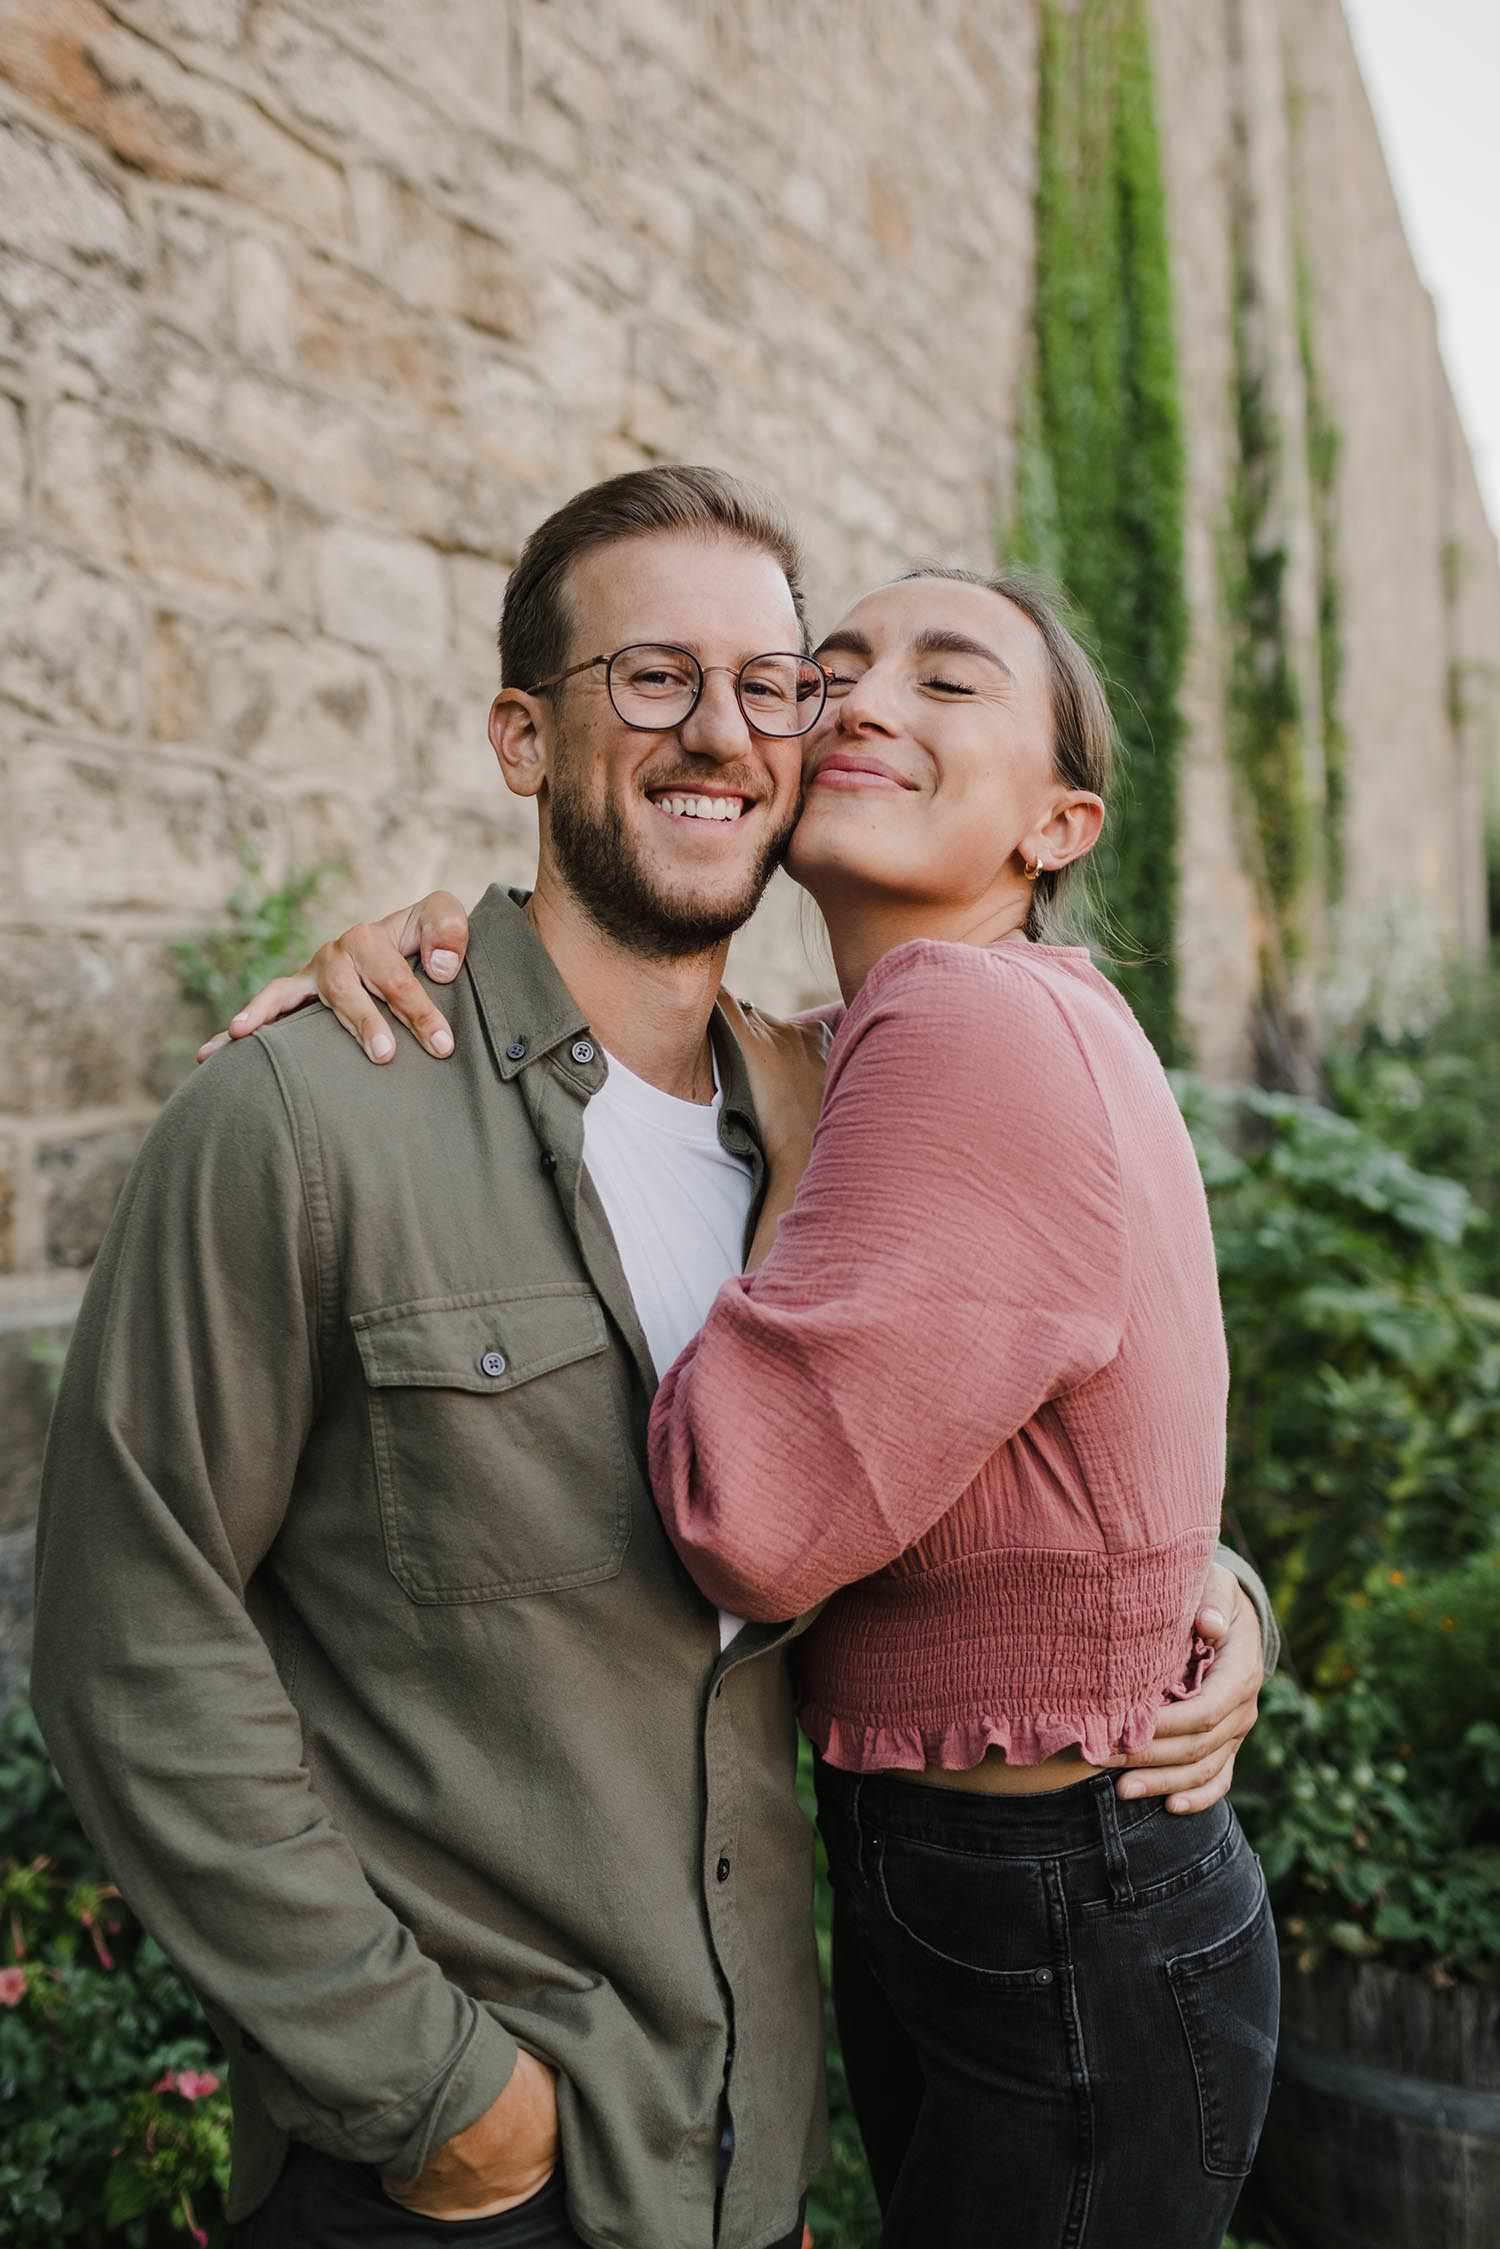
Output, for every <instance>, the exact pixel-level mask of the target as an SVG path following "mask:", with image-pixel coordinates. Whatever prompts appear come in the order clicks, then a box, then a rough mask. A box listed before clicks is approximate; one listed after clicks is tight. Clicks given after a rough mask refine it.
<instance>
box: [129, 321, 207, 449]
mask: <svg viewBox="0 0 1500 2249" xmlns="http://www.w3.org/2000/svg"><path fill="white" fill-rule="evenodd" d="M223 388H224V378H223V372H222V368H221V364H220V362H219V360H218V359H217V358H216V356H215V355H214V354H213V353H212V352H210V351H207V350H205V349H204V347H203V345H202V344H200V343H198V342H197V341H196V340H195V339H194V338H193V337H192V336H185V335H183V333H182V332H181V330H180V329H177V328H168V327H165V326H163V325H162V324H161V323H159V322H158V323H157V324H156V325H154V326H153V327H152V328H151V329H150V331H149V333H148V336H147V340H146V393H147V396H148V397H149V398H150V400H151V414H152V420H153V421H156V422H159V423H161V425H162V427H163V428H164V429H168V430H170V431H171V432H172V434H173V436H174V437H181V438H185V439H186V440H187V442H188V444H190V445H194V446H199V447H203V446H213V445H216V444H217V443H218V442H219V432H220V429H221V427H222V421H223V417H222V413H221V402H222V395H223Z"/></svg>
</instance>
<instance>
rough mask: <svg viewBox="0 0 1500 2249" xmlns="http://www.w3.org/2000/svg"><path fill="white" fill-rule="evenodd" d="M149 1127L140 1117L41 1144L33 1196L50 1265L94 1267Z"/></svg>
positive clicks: (37, 1155) (76, 1267) (71, 1269)
mask: <svg viewBox="0 0 1500 2249" xmlns="http://www.w3.org/2000/svg"><path fill="white" fill-rule="evenodd" d="M147 1130H148V1126H147V1123H146V1121H145V1120H144V1119H141V1120H139V1121H137V1122H135V1123H130V1124H121V1125H117V1126H113V1127H110V1128H108V1129H106V1130H105V1131H103V1132H88V1133H82V1134H80V1135H78V1136H77V1137H76V1138H70V1139H66V1140H53V1141H43V1142H42V1143H41V1144H40V1146H39V1147H38V1149H37V1152H36V1196H37V1208H38V1215H39V1219H40V1224H41V1240H42V1254H43V1256H44V1258H45V1260H46V1262H47V1264H48V1265H49V1266H51V1267H54V1268H55V1267H58V1266H62V1267H64V1268H65V1269H67V1270H68V1271H71V1272H77V1271H79V1270H80V1269H82V1268H83V1267H85V1266H88V1265H92V1263H93V1261H94V1259H95V1258H96V1257H97V1255H98V1254H99V1244H100V1243H101V1242H102V1241H103V1239H104V1232H105V1228H106V1227H107V1226H108V1224H109V1221H110V1216H111V1213H112V1212H113V1210H114V1207H115V1204H116V1202H117V1201H118V1200H119V1195H120V1189H121V1188H122V1187H123V1186H124V1184H125V1175H126V1173H127V1172H128V1171H129V1169H130V1167H131V1165H132V1164H133V1163H134V1162H135V1159H136V1155H137V1153H138V1152H139V1149H140V1145H141V1142H142V1141H143V1140H144V1139H145V1137H146V1133H147Z"/></svg>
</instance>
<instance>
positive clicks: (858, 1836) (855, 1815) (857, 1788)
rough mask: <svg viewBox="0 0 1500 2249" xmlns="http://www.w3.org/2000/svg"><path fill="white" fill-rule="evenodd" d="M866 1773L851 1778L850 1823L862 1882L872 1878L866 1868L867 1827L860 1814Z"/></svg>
mask: <svg viewBox="0 0 1500 2249" xmlns="http://www.w3.org/2000/svg"><path fill="white" fill-rule="evenodd" d="M864 1786H865V1782H864V1775H863V1774H862V1773H852V1774H851V1775H850V1778H849V1825H850V1826H851V1827H852V1828H853V1830H854V1868H855V1872H856V1873H857V1874H858V1876H859V1878H860V1880H861V1881H862V1882H868V1880H869V1879H870V1877H869V1874H868V1872H867V1871H866V1868H865V1828H864V1822H863V1820H862V1819H861V1818H860V1816H859V1800H860V1798H861V1796H862V1795H863V1794H864Z"/></svg>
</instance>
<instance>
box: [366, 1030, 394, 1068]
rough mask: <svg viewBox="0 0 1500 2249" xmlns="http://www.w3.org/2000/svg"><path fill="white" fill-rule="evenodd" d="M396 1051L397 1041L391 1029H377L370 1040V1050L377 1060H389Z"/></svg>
mask: <svg viewBox="0 0 1500 2249" xmlns="http://www.w3.org/2000/svg"><path fill="white" fill-rule="evenodd" d="M395 1051H396V1042H395V1040H394V1039H393V1038H392V1037H391V1034H390V1032H389V1031H377V1032H376V1033H375V1036H374V1038H373V1039H371V1041H370V1052H371V1053H372V1054H373V1055H374V1057H375V1059H376V1061H377V1062H388V1061H389V1060H390V1058H391V1056H392V1055H393V1054H394V1053H395Z"/></svg>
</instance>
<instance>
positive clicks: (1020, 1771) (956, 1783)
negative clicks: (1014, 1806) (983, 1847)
mask: <svg viewBox="0 0 1500 2249" xmlns="http://www.w3.org/2000/svg"><path fill="white" fill-rule="evenodd" d="M1104 1770H1105V1767H1104V1766H1102V1765H1091V1764H1090V1763H1089V1762H1088V1760H1087V1758H1086V1757H1085V1756H1084V1755H1083V1753H1082V1751H1081V1750H1077V1749H1060V1750H1059V1751H1058V1753H1057V1755H1056V1756H1055V1757H1049V1758H1047V1760H1046V1761H1045V1763H1043V1764H1040V1765H1008V1764H1007V1763H1006V1761H1005V1756H1004V1753H1003V1751H1001V1750H999V1749H992V1750H990V1751H989V1752H988V1753H987V1755H986V1756H985V1758H984V1761H983V1762H982V1763H981V1764H978V1765H971V1766H969V1768H968V1769H967V1771H965V1772H958V1773H955V1772H951V1771H949V1770H948V1768H947V1767H946V1766H943V1765H928V1766H927V1767H925V1769H924V1770H923V1771H922V1772H920V1773H913V1772H897V1771H895V1770H892V1771H890V1772H889V1773H888V1774H887V1775H885V1776H883V1777H885V1778H888V1779H890V1780H914V1781H920V1782H921V1784H922V1786H923V1787H924V1788H958V1789H965V1790H967V1791H968V1793H969V1794H970V1795H973V1796H1045V1795H1047V1794H1048V1793H1049V1792H1050V1791H1051V1790H1053V1789H1056V1788H1073V1787H1076V1786H1077V1784H1078V1782H1079V1781H1081V1780H1092V1779H1093V1777H1094V1775H1095V1774H1096V1773H1101V1772H1103V1771H1104Z"/></svg>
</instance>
